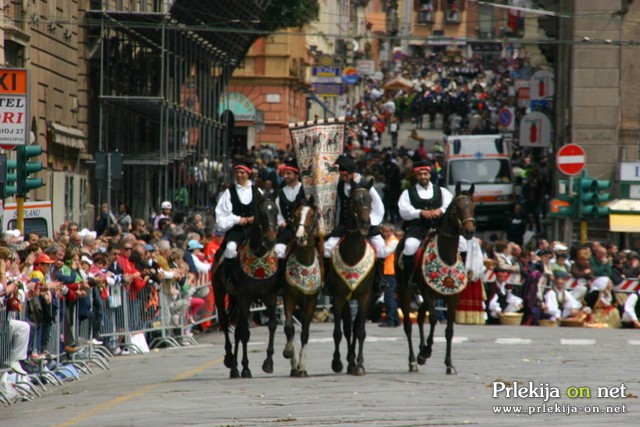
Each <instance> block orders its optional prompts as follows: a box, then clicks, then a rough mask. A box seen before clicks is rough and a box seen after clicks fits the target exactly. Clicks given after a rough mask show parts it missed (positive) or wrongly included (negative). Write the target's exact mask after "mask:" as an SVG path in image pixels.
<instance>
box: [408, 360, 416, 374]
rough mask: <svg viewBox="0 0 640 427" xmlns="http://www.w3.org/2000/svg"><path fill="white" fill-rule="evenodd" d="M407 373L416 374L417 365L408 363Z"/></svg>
mask: <svg viewBox="0 0 640 427" xmlns="http://www.w3.org/2000/svg"><path fill="white" fill-rule="evenodd" d="M409 372H418V365H417V364H416V363H415V362H413V363H409Z"/></svg>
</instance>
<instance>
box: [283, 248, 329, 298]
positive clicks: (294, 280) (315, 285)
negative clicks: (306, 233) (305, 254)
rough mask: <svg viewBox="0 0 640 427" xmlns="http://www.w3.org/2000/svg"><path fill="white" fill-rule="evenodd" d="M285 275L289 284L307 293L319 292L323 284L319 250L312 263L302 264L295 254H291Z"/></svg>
mask: <svg viewBox="0 0 640 427" xmlns="http://www.w3.org/2000/svg"><path fill="white" fill-rule="evenodd" d="M285 277H286V279H287V283H288V284H289V285H291V286H293V287H294V288H297V289H298V290H299V291H300V292H302V293H303V294H305V295H312V294H315V293H316V292H318V290H320V286H321V285H322V278H321V277H322V276H321V274H320V255H319V253H318V251H316V256H315V257H314V259H313V263H311V265H304V264H301V263H300V261H298V258H296V256H295V255H291V256H290V257H289V259H287V269H286V274H285Z"/></svg>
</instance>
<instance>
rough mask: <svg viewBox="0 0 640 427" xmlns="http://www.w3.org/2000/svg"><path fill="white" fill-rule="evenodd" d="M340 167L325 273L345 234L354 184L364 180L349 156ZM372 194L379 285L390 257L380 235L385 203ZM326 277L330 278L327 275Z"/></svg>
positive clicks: (373, 242)
mask: <svg viewBox="0 0 640 427" xmlns="http://www.w3.org/2000/svg"><path fill="white" fill-rule="evenodd" d="M336 165H338V171H339V172H340V182H339V183H338V201H337V204H338V209H337V221H336V223H337V224H336V226H335V227H334V229H333V231H332V232H331V234H330V235H329V238H328V239H327V241H326V242H325V244H324V257H325V259H324V262H325V271H329V270H328V268H329V262H330V259H331V253H332V252H333V251H334V249H335V248H336V246H337V245H338V242H339V241H340V238H341V237H342V236H343V235H344V233H345V227H344V222H345V215H346V212H347V209H348V203H349V200H350V199H351V188H352V186H353V184H360V183H361V182H362V180H363V178H362V176H361V175H360V174H359V173H357V172H356V162H355V160H353V159H352V158H351V157H348V156H347V155H342V156H340V157H338V159H337V160H336ZM369 194H371V216H370V218H371V228H370V229H369V235H368V237H367V238H368V240H369V243H371V245H372V246H373V248H374V249H375V251H376V257H377V262H376V264H377V265H376V275H377V277H376V282H375V283H376V284H379V283H380V281H381V279H382V267H383V264H384V259H385V258H386V257H387V255H389V253H388V251H387V248H386V246H385V241H384V238H383V237H382V235H381V234H380V223H382V220H383V218H384V203H382V199H381V198H380V195H379V194H378V192H377V191H376V190H375V189H374V188H373V187H371V188H370V189H369ZM326 277H329V275H328V274H327V276H326Z"/></svg>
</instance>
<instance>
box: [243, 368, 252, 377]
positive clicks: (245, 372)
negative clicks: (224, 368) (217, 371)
mask: <svg viewBox="0 0 640 427" xmlns="http://www.w3.org/2000/svg"><path fill="white" fill-rule="evenodd" d="M242 378H251V371H250V370H249V369H243V370H242Z"/></svg>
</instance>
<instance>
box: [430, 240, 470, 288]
mask: <svg viewBox="0 0 640 427" xmlns="http://www.w3.org/2000/svg"><path fill="white" fill-rule="evenodd" d="M421 265H422V268H421V271H422V277H423V278H424V281H425V283H427V284H428V285H429V286H430V287H431V288H432V289H433V290H434V291H436V292H438V293H439V294H442V295H455V294H457V293H459V292H462V290H463V289H464V288H465V287H466V286H467V275H466V273H465V271H464V262H462V258H461V257H460V254H458V259H457V261H456V263H455V264H454V265H447V264H445V263H444V261H443V260H442V259H441V258H440V255H439V254H438V236H434V237H433V238H432V239H430V240H429V241H428V242H427V243H426V247H425V249H424V253H423V254H422V264H421Z"/></svg>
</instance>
